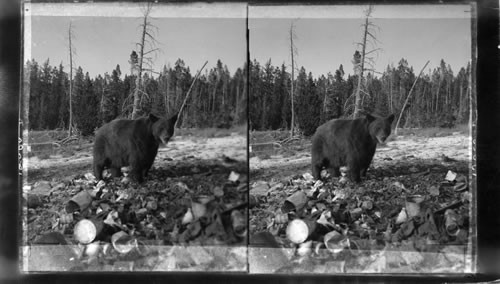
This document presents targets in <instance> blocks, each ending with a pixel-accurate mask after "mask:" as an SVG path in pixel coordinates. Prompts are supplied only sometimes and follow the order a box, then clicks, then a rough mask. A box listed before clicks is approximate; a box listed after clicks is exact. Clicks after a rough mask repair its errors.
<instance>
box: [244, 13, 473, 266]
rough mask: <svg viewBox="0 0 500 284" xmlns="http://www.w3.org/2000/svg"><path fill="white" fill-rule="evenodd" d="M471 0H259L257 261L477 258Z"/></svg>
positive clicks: (418, 262)
mask: <svg viewBox="0 0 500 284" xmlns="http://www.w3.org/2000/svg"><path fill="white" fill-rule="evenodd" d="M475 14H476V13H475V6H474V5H468V4H463V5H371V6H370V5H359V6H357V5H342V6H339V5H330V6H327V5H321V6H315V5H302V6H299V5H297V6H292V5H286V6H270V5H266V6H264V5H250V6H249V10H248V17H249V20H248V29H249V53H250V61H249V104H248V106H249V154H250V156H249V166H250V213H249V214H250V216H249V228H250V247H249V251H248V255H249V271H250V273H286V274H304V273H306V274H308V273H314V274H344V273H345V274H358V273H398V274H400V273H407V274H413V273H432V274H449V273H457V274H463V273H474V272H475V271H476V181H475V158H474V157H475V137H476V135H475V126H476V115H477V113H476V104H475V102H476V91H475V63H476V54H475V50H476V49H475V46H476V43H475V34H476V31H475V21H476V17H475Z"/></svg>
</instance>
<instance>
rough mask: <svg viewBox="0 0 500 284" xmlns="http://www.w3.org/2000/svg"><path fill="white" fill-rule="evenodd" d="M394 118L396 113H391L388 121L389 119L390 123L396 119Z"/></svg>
mask: <svg viewBox="0 0 500 284" xmlns="http://www.w3.org/2000/svg"><path fill="white" fill-rule="evenodd" d="M394 118H395V116H394V114H391V115H389V116H388V117H387V121H388V122H389V123H392V122H393V121H394Z"/></svg>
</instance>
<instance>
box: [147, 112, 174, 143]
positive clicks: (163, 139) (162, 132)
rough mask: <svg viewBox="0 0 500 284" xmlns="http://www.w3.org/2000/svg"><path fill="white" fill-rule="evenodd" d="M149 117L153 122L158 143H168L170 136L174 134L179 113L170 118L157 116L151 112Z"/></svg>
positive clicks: (154, 134)
mask: <svg viewBox="0 0 500 284" xmlns="http://www.w3.org/2000/svg"><path fill="white" fill-rule="evenodd" d="M148 119H149V120H150V121H151V122H152V123H153V127H152V128H153V136H154V137H155V139H156V141H157V142H158V144H160V143H163V145H167V143H168V141H169V140H170V138H172V136H174V127H175V122H176V121H177V113H176V114H174V115H173V116H172V117H170V118H166V117H157V116H155V115H154V114H150V115H149V117H148Z"/></svg>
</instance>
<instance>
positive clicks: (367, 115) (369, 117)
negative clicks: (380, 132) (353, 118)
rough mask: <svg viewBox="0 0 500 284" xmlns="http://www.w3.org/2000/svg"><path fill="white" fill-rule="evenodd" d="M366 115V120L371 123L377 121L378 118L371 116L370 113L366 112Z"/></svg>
mask: <svg viewBox="0 0 500 284" xmlns="http://www.w3.org/2000/svg"><path fill="white" fill-rule="evenodd" d="M364 115H365V119H366V120H367V121H368V122H369V123H371V122H372V121H374V120H375V119H376V117H375V116H373V115H371V114H369V113H366V112H365V113H364Z"/></svg>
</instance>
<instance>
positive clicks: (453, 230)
mask: <svg viewBox="0 0 500 284" xmlns="http://www.w3.org/2000/svg"><path fill="white" fill-rule="evenodd" d="M458 219H459V216H458V214H457V213H456V212H455V210H453V209H448V210H446V211H445V212H444V226H445V228H446V232H447V233H448V235H451V236H454V235H456V234H457V232H458V230H459V226H458Z"/></svg>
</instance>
